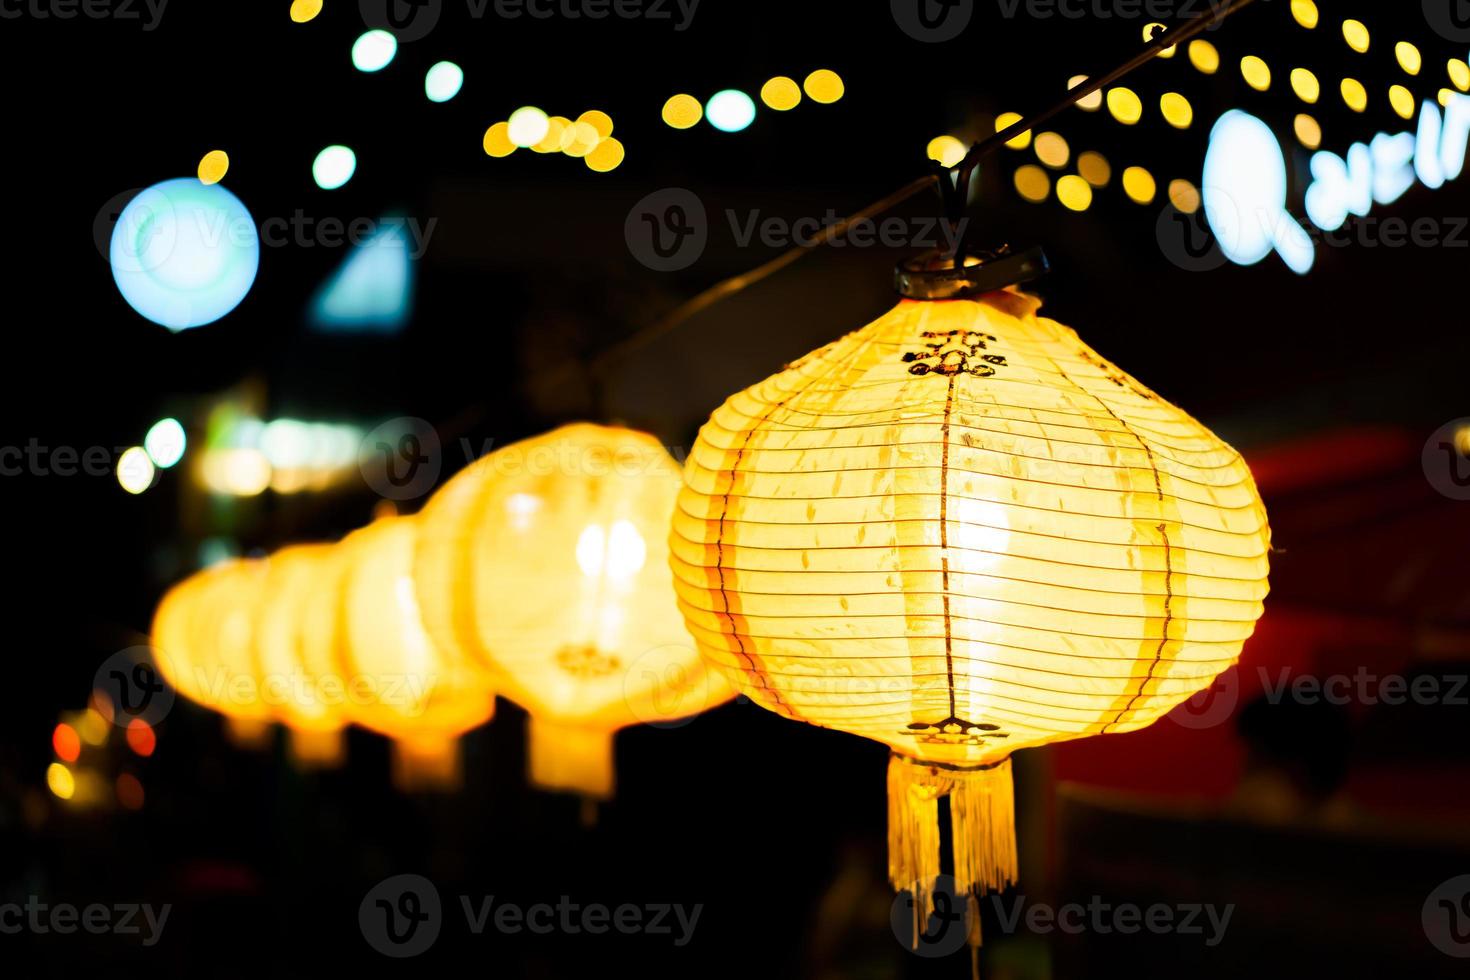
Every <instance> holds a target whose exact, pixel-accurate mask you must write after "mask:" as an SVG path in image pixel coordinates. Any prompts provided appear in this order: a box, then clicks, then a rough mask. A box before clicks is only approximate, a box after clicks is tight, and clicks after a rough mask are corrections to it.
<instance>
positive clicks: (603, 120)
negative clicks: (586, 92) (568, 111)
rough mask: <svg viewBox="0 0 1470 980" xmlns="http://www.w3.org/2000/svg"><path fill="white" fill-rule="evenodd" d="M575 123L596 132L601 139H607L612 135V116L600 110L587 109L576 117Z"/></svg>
mask: <svg viewBox="0 0 1470 980" xmlns="http://www.w3.org/2000/svg"><path fill="white" fill-rule="evenodd" d="M577 122H579V123H586V124H587V125H589V126H591V127H592V128H593V129H595V130H597V135H598V137H599V138H601V139H607V138H608V137H609V136H611V135H612V134H613V121H612V116H609V115H608V114H607V113H605V112H603V111H602V110H601V109H588V110H587V111H586V112H584V113H582V114H581V115H580V116H578V117H577Z"/></svg>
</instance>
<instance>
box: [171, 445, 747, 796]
mask: <svg viewBox="0 0 1470 980" xmlns="http://www.w3.org/2000/svg"><path fill="white" fill-rule="evenodd" d="M680 485H681V482H680V478H679V471H678V465H677V464H676V463H675V462H674V460H673V458H672V457H670V456H669V454H668V453H667V452H666V451H665V449H664V448H663V447H662V446H661V445H659V443H658V442H657V441H656V440H655V439H653V438H652V437H651V436H648V435H646V434H643V433H638V432H633V431H630V430H627V429H619V428H605V427H601V426H595V425H574V426H568V427H565V428H562V429H558V430H557V431H555V432H552V433H549V434H547V435H544V436H541V437H538V438H535V439H530V440H527V441H525V442H521V443H517V444H514V445H512V446H508V447H506V448H504V449H502V450H499V451H498V452H496V453H493V454H491V455H489V456H487V457H485V458H484V459H481V460H479V461H478V462H476V463H475V464H474V465H473V466H471V467H470V468H469V469H467V470H466V471H465V472H463V473H462V474H460V475H459V476H457V477H456V478H455V479H454V480H452V481H451V482H450V483H449V484H447V485H446V486H445V487H444V488H443V489H442V490H441V491H439V492H438V493H437V494H435V496H434V497H433V498H432V499H431V500H430V502H429V504H428V505H427V507H426V508H425V511H424V513H423V514H422V515H420V516H418V517H412V518H409V517H385V518H382V519H380V520H378V521H377V522H375V523H374V524H372V525H371V526H369V527H367V528H365V529H363V530H361V531H358V532H356V533H354V534H352V535H349V536H348V537H347V538H346V539H344V540H343V541H342V542H341V543H339V544H335V545H328V544H302V545H294V546H291V547H287V548H283V549H281V550H280V551H278V552H276V553H275V554H274V555H272V556H271V557H270V558H267V559H261V560H243V561H242V560H233V561H226V562H224V563H222V564H219V565H216V566H214V567H211V568H209V569H207V570H205V571H203V572H200V573H198V574H196V575H194V576H193V577H191V578H189V579H187V580H185V581H184V582H183V583H181V584H179V585H178V586H176V587H175V588H174V589H173V590H171V591H170V592H169V593H168V594H167V595H166V596H165V597H164V599H163V601H162V603H161V604H160V606H159V609H158V612H157V615H156V619H155V623H154V642H155V645H156V647H157V655H158V660H159V664H160V670H161V671H162V672H163V673H164V675H165V677H166V678H167V679H168V680H169V681H170V682H171V683H172V684H173V685H174V687H175V688H176V689H177V690H178V691H179V692H180V693H182V694H184V695H185V696H186V697H188V698H190V699H191V700H194V701H197V702H199V703H201V704H204V705H206V706H209V707H212V708H214V709H216V710H218V711H220V712H221V713H223V714H224V715H225V716H226V717H227V718H229V719H231V722H232V729H233V730H234V731H235V732H236V735H237V738H244V739H247V740H248V739H250V738H251V737H254V736H258V734H259V731H260V729H261V727H263V726H265V725H267V724H269V723H270V722H272V721H279V722H281V723H283V724H285V725H286V726H287V727H288V728H289V730H290V732H291V737H290V744H291V748H292V753H293V755H294V756H295V757H296V759H297V760H298V761H299V762H301V763H303V764H307V765H316V766H321V765H330V764H334V763H336V762H337V761H339V760H340V758H341V754H342V744H343V731H344V729H345V727H346V726H348V725H350V724H359V725H361V726H363V727H365V728H368V729H370V730H372V731H375V732H378V733H380V734H383V735H386V736H388V737H390V738H392V739H393V740H394V744H395V751H394V771H395V775H396V776H397V778H398V781H399V783H400V785H403V786H406V787H418V786H444V785H453V784H455V783H457V781H458V779H459V777H460V773H461V764H460V761H459V755H458V750H457V746H456V740H457V738H458V737H459V736H460V735H461V734H463V733H464V732H466V731H468V730H470V729H472V728H475V727H477V726H479V725H481V724H483V723H484V722H486V721H488V720H489V718H490V716H491V713H492V711H493V704H494V701H493V694H492V688H493V690H495V691H499V692H501V693H504V694H505V695H506V696H507V697H509V698H510V699H512V700H514V701H515V702H517V703H518V704H520V705H521V706H522V707H524V708H525V709H526V710H527V712H528V713H529V714H530V716H531V722H530V733H529V743H530V751H529V757H530V758H529V769H530V773H531V778H532V780H533V782H535V783H536V784H537V785H539V786H543V787H546V788H549V789H559V790H571V791H575V792H578V793H581V794H582V795H583V796H584V797H586V798H587V799H589V800H597V799H604V798H606V797H608V796H610V795H611V794H612V790H613V749H612V743H613V734H614V732H616V731H617V730H618V729H620V728H624V727H626V726H629V725H634V724H638V723H641V722H642V723H650V724H655V725H658V724H669V723H672V722H674V721H676V720H678V719H682V718H686V717H689V716H692V715H694V714H697V713H699V712H701V711H703V710H705V709H706V708H708V707H711V706H713V705H716V704H719V703H721V702H723V701H726V700H728V699H729V698H730V697H731V696H732V694H733V690H732V688H731V687H730V686H729V684H728V682H727V681H726V680H725V679H724V677H723V676H722V675H719V674H716V673H711V672H710V671H709V670H708V669H707V668H706V666H705V665H704V663H703V661H702V660H701V659H700V657H699V654H698V652H697V650H696V648H695V646H694V644H693V642H692V640H691V638H690V636H689V634H688V632H687V631H686V630H685V628H684V624H683V619H682V617H681V616H680V615H679V610H678V606H677V603H676V600H675V596H674V591H673V586H672V582H671V580H670V577H669V573H668V555H667V537H668V526H669V521H670V519H671V517H672V515H673V511H674V503H675V499H676V497H677V496H678V493H679V488H680Z"/></svg>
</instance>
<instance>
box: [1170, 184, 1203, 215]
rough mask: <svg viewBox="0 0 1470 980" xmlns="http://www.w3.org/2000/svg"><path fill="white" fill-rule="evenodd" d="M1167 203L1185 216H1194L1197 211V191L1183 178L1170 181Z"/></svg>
mask: <svg viewBox="0 0 1470 980" xmlns="http://www.w3.org/2000/svg"><path fill="white" fill-rule="evenodd" d="M1169 203H1170V204H1172V205H1174V207H1176V208H1178V209H1179V210H1180V211H1183V212H1184V213H1185V214H1194V213H1195V212H1196V211H1198V210H1199V189H1198V188H1197V187H1195V186H1194V185H1193V184H1191V183H1190V182H1189V181H1187V180H1184V179H1183V178H1180V179H1179V180H1171V181H1169Z"/></svg>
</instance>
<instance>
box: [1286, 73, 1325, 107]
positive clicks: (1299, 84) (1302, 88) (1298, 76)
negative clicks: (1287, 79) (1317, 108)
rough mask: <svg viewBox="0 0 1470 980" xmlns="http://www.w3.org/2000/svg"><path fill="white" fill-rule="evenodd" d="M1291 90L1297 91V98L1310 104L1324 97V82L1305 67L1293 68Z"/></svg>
mask: <svg viewBox="0 0 1470 980" xmlns="http://www.w3.org/2000/svg"><path fill="white" fill-rule="evenodd" d="M1291 90H1292V91H1293V92H1295V93H1296V97H1297V98H1299V99H1301V100H1302V101H1303V102H1306V103H1308V104H1311V103H1314V102H1316V101H1317V100H1318V99H1319V98H1321V97H1322V83H1321V82H1319V81H1317V76H1316V75H1314V74H1312V73H1311V72H1310V71H1308V70H1307V69H1305V68H1293V69H1292V70H1291Z"/></svg>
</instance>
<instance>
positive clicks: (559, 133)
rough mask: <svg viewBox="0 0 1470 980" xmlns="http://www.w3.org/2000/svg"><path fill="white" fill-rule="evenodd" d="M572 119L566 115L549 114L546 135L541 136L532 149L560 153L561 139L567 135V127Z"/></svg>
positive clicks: (540, 151) (538, 151)
mask: <svg viewBox="0 0 1470 980" xmlns="http://www.w3.org/2000/svg"><path fill="white" fill-rule="evenodd" d="M571 125H572V121H571V120H570V119H568V118H567V117H566V116H548V117H547V119H546V135H545V136H544V137H542V138H541V142H539V143H537V144H536V145H535V146H533V147H531V149H533V150H535V151H536V152H537V153H558V152H560V151H561V141H562V139H563V138H564V137H565V136H566V132H567V129H568V128H569V127H570V126H571Z"/></svg>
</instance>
